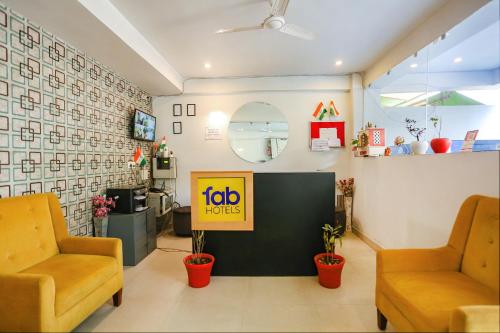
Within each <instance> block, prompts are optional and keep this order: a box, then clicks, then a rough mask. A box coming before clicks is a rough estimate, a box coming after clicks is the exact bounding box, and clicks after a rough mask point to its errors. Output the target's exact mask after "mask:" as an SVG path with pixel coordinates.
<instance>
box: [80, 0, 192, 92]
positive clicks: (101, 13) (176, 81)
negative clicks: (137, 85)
mask: <svg viewBox="0 0 500 333" xmlns="http://www.w3.org/2000/svg"><path fill="white" fill-rule="evenodd" d="M78 2H79V3H80V4H81V5H82V6H83V7H85V8H86V9H87V10H88V11H89V12H90V13H92V14H93V15H94V16H95V17H96V18H97V19H98V20H99V21H101V22H102V23H103V24H104V25H106V26H107V27H108V28H109V29H110V30H111V31H112V32H113V33H114V34H115V35H117V36H118V37H119V38H120V39H121V40H122V41H123V42H125V43H126V44H127V45H128V46H129V47H130V48H131V49H132V50H134V51H135V52H136V53H137V54H138V55H140V56H141V57H142V58H143V59H144V60H146V61H147V62H148V63H149V64H150V65H151V66H153V67H154V68H155V69H156V70H157V71H158V72H160V73H161V74H162V75H163V76H164V77H165V78H166V79H168V80H169V81H170V82H171V83H172V84H173V85H174V86H175V87H177V88H178V89H179V90H180V91H182V90H183V82H184V78H183V77H182V76H181V75H180V74H179V73H178V72H177V71H176V70H175V68H173V67H172V66H171V65H170V64H169V63H168V62H167V60H166V59H165V58H164V57H163V56H162V55H161V54H160V53H159V52H158V51H157V50H156V49H155V48H154V47H153V46H152V45H151V44H150V43H149V41H148V40H147V39H146V38H144V36H143V35H142V34H141V33H140V32H139V31H138V30H137V29H136V28H135V27H134V26H133V25H132V24H131V23H130V22H129V21H128V20H127V19H126V18H125V16H123V15H122V13H121V12H120V11H119V10H118V9H117V8H116V7H115V6H113V4H112V3H111V2H110V1H109V0H78Z"/></svg>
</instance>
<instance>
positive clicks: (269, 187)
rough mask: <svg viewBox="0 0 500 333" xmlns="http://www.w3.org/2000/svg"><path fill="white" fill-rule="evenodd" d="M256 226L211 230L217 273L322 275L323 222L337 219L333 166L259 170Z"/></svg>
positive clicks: (209, 244) (209, 249) (208, 246)
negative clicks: (318, 260)
mask: <svg viewBox="0 0 500 333" xmlns="http://www.w3.org/2000/svg"><path fill="white" fill-rule="evenodd" d="M253 177H254V178H253V184H254V196H253V200H254V230H253V231H206V241H207V242H206V246H205V251H204V252H206V253H210V254H212V255H214V256H215V264H214V267H213V271H212V275H226V276H306V275H316V274H317V272H316V268H315V266H314V262H313V257H314V255H315V254H318V253H321V252H324V248H323V238H322V229H321V227H322V226H323V225H324V224H326V223H329V224H333V223H334V218H335V216H334V214H335V174H334V173H332V172H307V173H306V172H304V173H255V174H254V176H253Z"/></svg>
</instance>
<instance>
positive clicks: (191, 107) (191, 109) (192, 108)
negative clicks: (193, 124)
mask: <svg viewBox="0 0 500 333" xmlns="http://www.w3.org/2000/svg"><path fill="white" fill-rule="evenodd" d="M186 112H187V115H188V117H194V116H196V104H188V105H187V111H186Z"/></svg>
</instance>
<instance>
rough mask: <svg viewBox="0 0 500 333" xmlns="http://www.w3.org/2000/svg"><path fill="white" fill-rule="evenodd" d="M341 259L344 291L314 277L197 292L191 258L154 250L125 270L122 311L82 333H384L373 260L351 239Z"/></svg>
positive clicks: (175, 241)
mask: <svg viewBox="0 0 500 333" xmlns="http://www.w3.org/2000/svg"><path fill="white" fill-rule="evenodd" d="M158 247H161V248H164V249H166V251H173V249H179V250H184V251H189V249H190V247H191V245H190V238H181V237H175V236H171V235H165V236H163V237H160V238H159V239H158ZM169 249H170V250H169ZM337 253H339V254H341V255H343V256H344V257H345V258H346V264H345V266H344V270H343V273H342V285H341V286H340V287H339V288H338V289H326V288H323V287H321V286H320V285H319V283H318V280H317V277H316V276H308V277H222V276H215V277H212V278H211V282H210V284H209V285H208V286H207V287H205V288H201V289H194V288H190V287H189V286H188V285H187V274H186V271H185V268H184V265H183V263H182V258H184V256H186V255H187V253H186V252H165V251H161V250H156V251H154V252H153V253H152V254H151V255H149V256H148V257H147V258H145V259H144V260H143V261H142V262H141V263H139V265H137V266H135V267H127V268H126V269H125V272H124V274H125V275H124V277H125V287H124V293H123V303H122V305H121V306H120V307H118V308H114V307H113V306H112V305H111V302H108V303H107V304H105V305H103V306H102V307H101V308H100V309H99V310H98V311H96V312H95V313H94V314H93V315H91V316H90V317H89V318H88V319H87V320H86V321H84V322H83V323H82V324H81V325H80V326H79V327H78V328H77V329H76V331H80V332H87V331H93V332H105V331H107V332H118V331H124V332H126V331H142V332H146V331H148V332H167V331H170V332H181V331H183V332H189V331H192V332H195V331H214V332H215V331H217V332H224V331H232V332H237V331H241V332H245V331H246V332H257V331H276V332H279V331H287V332H292V331H302V332H312V331H318V332H319V331H323V332H325V331H326V332H329V331H331V332H339V331H355V332H363V331H371V332H375V331H378V329H377V324H376V309H375V306H374V303H375V252H374V251H373V250H372V249H371V248H369V247H368V246H367V245H366V244H365V243H364V242H362V241H361V240H360V239H359V238H357V237H356V236H354V235H352V234H349V235H348V236H347V237H345V239H344V242H343V246H342V247H341V248H338V249H337ZM311 260H312V259H311ZM391 330H392V328H391V326H390V325H389V326H388V330H387V331H391Z"/></svg>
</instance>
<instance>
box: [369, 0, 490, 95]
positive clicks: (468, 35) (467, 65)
mask: <svg viewBox="0 0 500 333" xmlns="http://www.w3.org/2000/svg"><path fill="white" fill-rule="evenodd" d="M499 13H500V1H499V0H493V1H491V2H489V3H488V4H487V5H485V6H483V7H482V8H480V9H479V10H477V11H476V12H475V13H473V14H472V15H471V16H469V17H467V18H466V19H465V20H463V21H462V22H460V23H459V24H457V25H456V26H455V27H453V28H452V29H451V30H450V31H449V32H448V33H447V34H446V37H445V39H438V40H436V41H434V42H431V43H430V44H429V45H427V46H426V47H425V48H423V49H422V50H420V51H419V52H418V53H417V55H416V56H410V57H408V58H407V59H405V60H404V61H403V62H401V63H400V64H398V65H396V66H394V67H393V68H392V69H391V71H390V75H383V76H381V77H380V78H379V79H378V80H376V81H375V82H373V84H372V86H373V87H374V88H384V89H389V90H391V91H393V90H405V89H408V87H424V86H425V85H426V84H427V83H426V82H427V81H426V80H427V77H426V75H425V74H426V73H427V71H428V72H429V73H431V74H432V75H429V80H430V81H432V83H433V85H435V86H437V87H438V88H442V87H441V86H439V85H440V84H443V85H445V86H444V87H450V86H452V85H453V84H455V85H457V86H461V87H464V86H467V85H470V86H483V85H490V84H497V83H498V80H499V78H498V77H495V76H498V74H495V73H498V69H499V67H500V15H499ZM456 58H461V59H462V61H461V62H458V63H456V62H454V60H455V59H456ZM411 65H417V66H418V67H416V68H412V67H411ZM495 71H496V72H495ZM438 82H439V84H438Z"/></svg>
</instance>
